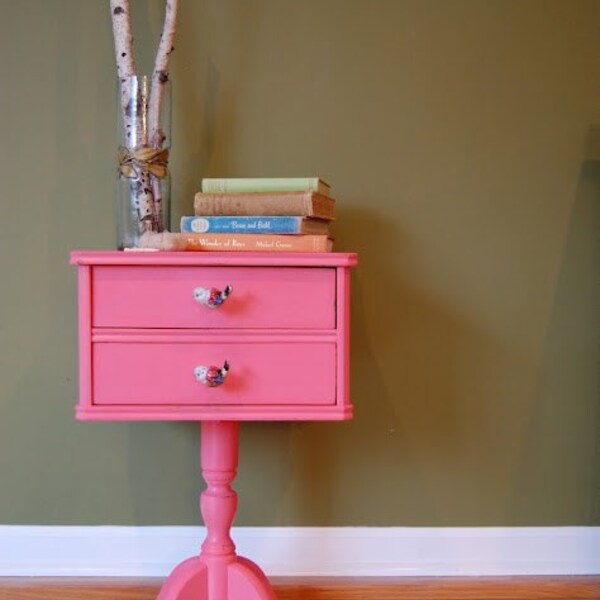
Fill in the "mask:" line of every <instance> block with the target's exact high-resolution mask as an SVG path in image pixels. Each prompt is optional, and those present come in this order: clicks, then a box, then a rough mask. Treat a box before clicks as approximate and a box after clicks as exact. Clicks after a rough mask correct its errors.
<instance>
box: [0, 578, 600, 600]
mask: <svg viewBox="0 0 600 600" xmlns="http://www.w3.org/2000/svg"><path fill="white" fill-rule="evenodd" d="M272 583H273V587H274V588H275V593H276V594H277V598H278V600H600V576H589V577H503V578H477V577H470V578H461V577H435V578H427V579H417V578H411V577H401V578H383V579H379V578H377V579H375V578H363V577H361V578H356V579H354V578H343V579H332V578H326V579H325V578H323V579H321V578H306V579H285V578H273V579H272ZM160 584H161V580H159V579H145V580H139V579H105V578H89V579H74V578H45V579H40V578H10V577H0V600H88V599H89V600H121V599H122V600H155V598H156V595H157V594H158V590H159V588H160ZM240 600H244V599H243V598H241V599H240Z"/></svg>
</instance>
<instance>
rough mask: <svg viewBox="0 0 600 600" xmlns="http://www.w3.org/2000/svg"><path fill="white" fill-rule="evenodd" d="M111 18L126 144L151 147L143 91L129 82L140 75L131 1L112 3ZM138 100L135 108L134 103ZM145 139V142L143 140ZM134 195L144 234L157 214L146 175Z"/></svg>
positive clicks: (133, 187) (133, 185)
mask: <svg viewBox="0 0 600 600" xmlns="http://www.w3.org/2000/svg"><path fill="white" fill-rule="evenodd" d="M110 14H111V21H112V28H113V37H114V46H115V61H116V64H117V76H118V77H119V82H120V86H119V88H120V95H121V110H122V118H123V127H124V131H125V144H126V146H127V147H128V148H133V147H135V146H138V145H145V144H146V143H147V132H146V131H145V127H144V120H143V110H144V108H145V107H143V106H139V105H138V104H139V102H140V100H141V90H139V89H137V90H136V91H135V94H133V93H132V92H133V90H132V89H131V81H128V79H129V78H131V77H133V76H135V75H137V68H136V64H135V55H134V52H133V34H132V29H131V8H130V5H129V0H110ZM134 100H135V106H134V105H133V102H134ZM139 138H141V139H139ZM130 188H131V194H132V195H133V198H134V203H135V208H136V210H137V213H138V227H139V230H140V232H143V231H147V230H150V229H151V228H152V221H153V214H154V196H153V195H152V188H151V185H150V177H149V175H147V174H143V175H142V176H141V177H140V178H139V180H137V181H135V182H131V183H130Z"/></svg>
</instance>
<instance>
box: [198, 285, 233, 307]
mask: <svg viewBox="0 0 600 600" xmlns="http://www.w3.org/2000/svg"><path fill="white" fill-rule="evenodd" d="M231 292H233V288H232V287H231V286H230V285H228V286H225V289H224V290H223V291H221V290H218V289H217V288H203V287H197V288H196V289H195V290H194V300H196V302H198V304H203V305H204V306H207V307H208V308H219V306H221V304H223V302H225V300H227V298H228V296H229V294H231Z"/></svg>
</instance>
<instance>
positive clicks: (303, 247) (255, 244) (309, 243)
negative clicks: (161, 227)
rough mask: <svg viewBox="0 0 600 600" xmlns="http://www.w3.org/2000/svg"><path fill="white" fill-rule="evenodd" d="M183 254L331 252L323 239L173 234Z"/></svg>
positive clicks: (292, 236) (271, 235) (253, 235)
mask: <svg viewBox="0 0 600 600" xmlns="http://www.w3.org/2000/svg"><path fill="white" fill-rule="evenodd" d="M173 235H175V236H177V237H178V238H179V239H180V240H184V241H185V243H186V244H187V250H199V251H201V250H205V251H206V250H208V251H213V252H331V250H332V248H333V240H332V239H331V238H330V237H328V236H326V235H275V234H266V235H264V234H252V233H240V234H236V233H175V234H173Z"/></svg>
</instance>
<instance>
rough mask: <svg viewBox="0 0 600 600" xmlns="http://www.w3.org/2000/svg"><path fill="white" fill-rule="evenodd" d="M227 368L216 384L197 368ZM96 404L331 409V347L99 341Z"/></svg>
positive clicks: (95, 348) (94, 362)
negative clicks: (202, 378) (209, 382)
mask: <svg viewBox="0 0 600 600" xmlns="http://www.w3.org/2000/svg"><path fill="white" fill-rule="evenodd" d="M225 360H227V361H229V363H230V371H229V374H228V376H227V378H226V379H225V381H224V383H223V384H222V385H220V386H219V387H214V388H210V387H206V386H205V385H203V384H202V383H200V382H198V381H197V380H196V378H195V376H194V370H195V368H196V367H198V366H210V365H215V366H219V367H220V366H222V365H223V363H224V361H225ZM92 369H93V377H92V379H93V384H92V403H93V404H94V405H138V406H139V405H224V406H225V405H281V406H293V405H332V404H335V400H336V399H335V389H336V385H335V383H336V382H335V373H336V345H335V343H334V342H298V341H295V342H290V343H286V342H248V343H239V342H236V343H226V342H224V343H212V342H211V343H209V342H206V343H204V342H202V343H199V342H177V343H163V342H151V343H149V342H144V343H137V342H122V343H121V342H98V343H94V344H93V348H92Z"/></svg>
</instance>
